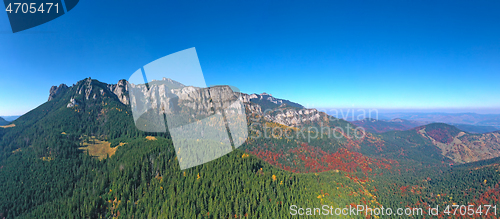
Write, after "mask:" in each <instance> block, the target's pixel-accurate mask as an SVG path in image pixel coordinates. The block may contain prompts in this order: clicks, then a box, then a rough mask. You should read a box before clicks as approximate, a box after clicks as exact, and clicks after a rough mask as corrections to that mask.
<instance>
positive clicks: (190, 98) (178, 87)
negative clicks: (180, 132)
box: [49, 78, 329, 127]
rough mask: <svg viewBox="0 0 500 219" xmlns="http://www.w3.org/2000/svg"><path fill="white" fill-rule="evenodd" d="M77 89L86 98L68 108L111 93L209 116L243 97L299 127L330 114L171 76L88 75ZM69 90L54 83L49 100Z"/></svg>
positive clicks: (258, 110)
mask: <svg viewBox="0 0 500 219" xmlns="http://www.w3.org/2000/svg"><path fill="white" fill-rule="evenodd" d="M96 84H99V85H97V86H96ZM75 89H76V90H75V93H74V95H73V96H75V95H82V97H83V99H82V100H78V99H75V98H74V97H71V98H70V99H69V101H68V102H67V103H66V106H67V107H68V108H72V107H75V106H77V105H78V104H80V103H81V101H83V100H89V99H90V100H96V99H97V98H99V97H103V96H106V95H108V96H109V95H111V96H113V97H116V98H117V99H118V100H119V101H120V102H121V103H122V104H124V105H126V106H130V105H133V106H136V107H137V109H135V110H137V111H138V112H141V113H144V112H146V111H147V110H148V109H149V108H147V106H153V110H157V113H159V114H163V113H166V114H169V113H177V112H178V111H179V110H180V109H181V108H186V107H187V108H189V109H190V110H191V111H193V110H194V111H196V112H198V113H199V114H200V115H205V116H206V115H208V114H209V113H210V112H209V111H211V110H212V109H213V108H214V107H215V108H216V109H221V108H222V105H221V104H222V103H223V102H225V101H226V102H227V101H229V100H235V98H239V99H240V100H241V101H242V102H243V103H244V105H245V108H246V109H247V110H248V112H249V113H253V114H258V115H261V116H263V117H264V118H265V119H266V120H268V121H270V122H276V123H279V124H283V125H286V126H292V127H299V126H302V125H304V124H308V123H311V122H319V121H325V122H326V123H328V117H329V116H328V115H327V114H325V113H323V112H320V111H318V110H316V109H305V108H304V107H303V106H302V105H300V104H297V103H294V102H291V101H288V100H284V99H278V98H274V97H272V96H271V95H270V94H266V93H262V94H260V95H258V94H250V95H249V94H245V93H237V92H233V91H232V90H231V89H230V87H228V86H216V87H211V88H203V89H202V88H196V87H191V86H184V85H182V84H181V83H179V82H176V81H173V80H171V79H167V78H163V79H162V80H153V81H151V82H149V83H148V84H129V83H128V82H127V81H126V80H120V81H118V83H117V84H104V83H100V82H97V81H95V80H92V79H91V78H88V79H85V80H83V81H81V82H79V83H78V84H77V85H76V88H75ZM67 90H68V87H67V86H66V85H64V84H61V85H59V87H56V86H53V87H52V88H51V89H50V95H49V101H52V100H53V99H54V98H56V97H57V96H59V95H62V94H63V93H65V92H66V91H67ZM215 97H216V98H215ZM211 98H212V99H211ZM214 98H215V99H214ZM216 99H218V100H216ZM137 119H138V118H135V120H137Z"/></svg>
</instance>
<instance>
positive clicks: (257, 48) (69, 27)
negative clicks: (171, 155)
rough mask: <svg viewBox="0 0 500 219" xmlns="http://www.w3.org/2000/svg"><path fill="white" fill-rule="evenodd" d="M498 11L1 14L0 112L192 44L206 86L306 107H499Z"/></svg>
mask: <svg viewBox="0 0 500 219" xmlns="http://www.w3.org/2000/svg"><path fill="white" fill-rule="evenodd" d="M499 11H500V2H499V1H438V3H436V1H420V0H419V1H409V0H397V1H384V0H382V1H379V0H377V1H374V0H372V1H342V2H338V1H331V0H325V1H323V0H314V1H305V0H301V1H297V0H286V1H281V0H225V1H216V0H208V1H199V0H179V1H147V0H143V1H80V3H79V4H78V5H77V6H76V7H75V8H74V9H73V10H72V11H70V12H69V13H67V14H66V15H64V16H62V17H59V18H57V19H55V20H53V21H51V22H49V23H46V24H43V25H41V26H38V27H35V28H32V29H29V30H26V31H23V32H19V33H16V34H12V33H11V30H10V26H9V23H8V18H7V15H6V13H4V12H2V13H0V65H1V66H2V69H1V70H0V74H1V78H0V115H18V114H23V113H25V112H27V111H29V110H31V109H33V108H34V107H36V106H38V105H40V104H42V103H43V102H45V101H46V100H47V98H48V94H49V88H50V86H52V85H58V84H60V83H66V84H68V85H72V84H73V83H76V82H77V81H79V80H81V79H84V78H86V77H89V76H90V77H92V78H95V79H98V80H101V81H103V82H107V83H116V82H117V81H118V80H119V79H127V78H129V76H130V75H131V74H132V73H134V72H135V71H136V70H137V69H139V68H140V67H141V66H143V65H145V64H147V63H149V62H151V61H153V60H155V59H158V58H160V57H163V56H165V55H168V54H171V53H174V52H177V51H180V50H184V49H187V48H191V47H196V50H197V53H198V57H199V59H200V64H201V67H202V69H203V72H204V75H205V80H206V82H207V84H208V85H211V84H229V85H233V86H236V87H238V88H240V90H241V91H243V92H247V93H254V92H255V93H260V92H267V93H271V94H273V95H274V96H276V97H279V98H285V99H289V100H292V101H295V102H299V103H302V104H304V105H306V106H309V107H338V108H349V107H354V108H362V107H369V108H393V109H394V108H395V109H400V108H404V109H440V108H467V109H470V111H474V109H480V108H489V109H500V86H499V81H500V80H499V79H500V28H499V23H500V13H499ZM498 112H499V113H500V110H499V111H498Z"/></svg>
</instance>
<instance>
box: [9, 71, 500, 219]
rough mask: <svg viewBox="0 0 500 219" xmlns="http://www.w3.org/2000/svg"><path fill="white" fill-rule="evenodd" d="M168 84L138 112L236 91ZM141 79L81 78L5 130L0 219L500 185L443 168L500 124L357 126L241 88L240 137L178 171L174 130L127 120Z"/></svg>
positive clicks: (489, 147) (239, 208)
mask: <svg viewBox="0 0 500 219" xmlns="http://www.w3.org/2000/svg"><path fill="white" fill-rule="evenodd" d="M166 84H170V85H172V86H175V88H173V89H172V90H171V92H172V93H174V94H176V95H177V97H178V98H173V99H168V98H169V97H166V96H160V95H156V96H155V95H151V96H150V97H151V98H150V99H148V101H152V102H154V103H157V104H158V106H164V107H158V108H156V109H153V110H152V111H150V112H149V111H148V112H147V113H146V114H148V113H153V114H148V115H147V116H155V115H158V114H157V113H159V112H162V113H164V114H168V113H179V114H178V115H184V114H183V113H185V112H191V110H200V109H203V110H204V111H203V110H202V112H209V111H206V109H213V108H216V109H217V108H218V107H221V106H222V105H217V104H219V103H218V102H216V101H213V102H212V103H210V102H208V103H206V104H205V102H206V101H201V104H192V103H193V102H192V101H189V100H192V99H198V100H208V98H207V96H206V95H204V94H206V93H207V92H208V93H216V94H217V95H219V96H218V97H221V98H222V97H224V98H229V99H230V98H234V97H236V96H238V94H235V93H233V92H230V90H229V89H227V87H225V86H217V87H214V88H208V89H200V90H196V89H194V90H195V92H187V91H188V90H189V89H191V90H193V88H189V87H185V86H183V85H181V84H177V83H175V82H174V81H168V79H165V80H162V81H155V82H154V83H149V84H148V85H147V86H149V88H148V89H149V90H151V91H154V92H157V91H159V90H161V88H162V86H163V85H166ZM144 87H145V85H137V86H135V88H134V89H132V90H131V89H129V88H128V86H127V82H126V81H124V80H120V81H119V82H118V83H117V84H106V83H102V82H99V81H97V80H93V79H90V78H88V79H85V80H82V81H79V82H77V83H76V84H75V85H74V86H70V87H68V86H66V85H59V86H57V87H56V86H54V87H52V88H51V89H50V92H49V100H48V101H47V102H46V103H44V104H42V105H40V106H39V107H37V108H36V109H34V110H32V111H30V112H28V113H26V114H25V115H23V116H21V117H20V118H18V119H17V120H16V121H15V122H14V124H15V126H13V127H10V128H6V129H0V194H1V195H0V218H3V217H5V218H17V217H19V218H40V217H41V218H44V217H45V218H75V217H76V218H111V217H118V218H132V217H134V218H146V217H147V218H154V217H160V218H291V217H292V216H291V215H290V212H289V209H290V206H291V205H297V206H312V207H315V206H321V205H328V206H332V207H334V208H337V207H339V208H344V207H348V206H353V205H357V204H363V205H368V206H370V207H377V206H382V205H383V206H390V207H394V208H396V207H400V206H401V205H402V204H404V205H408V206H421V205H422V206H423V205H424V204H423V201H424V202H425V203H429V204H431V203H432V204H435V203H439V204H443V203H445V202H444V201H443V200H440V199H437V198H436V194H445V193H446V196H445V197H446V198H448V199H449V197H448V196H450V195H453V197H454V198H455V199H457V200H460V201H462V202H463V203H469V202H470V203H483V202H485V200H487V199H486V198H485V197H486V196H487V195H490V194H495V191H494V190H492V189H491V187H492V186H495V185H496V184H497V183H498V180H500V179H499V178H498V176H497V175H498V174H492V173H493V172H494V171H496V169H495V168H497V167H496V166H495V165H492V163H493V164H495V163H496V160H492V161H488V162H486V161H485V162H486V163H484V164H483V163H478V164H477V165H476V166H474V167H466V166H464V167H463V168H459V167H457V165H454V166H450V164H458V163H462V162H467V161H469V160H470V161H473V160H480V159H487V158H489V157H491V156H495V155H496V153H497V145H498V144H497V143H498V137H499V135H500V133H498V132H495V133H489V134H483V135H478V134H469V133H465V132H462V131H460V130H458V129H456V128H455V127H453V126H449V125H446V124H429V125H425V126H420V127H416V128H413V129H410V130H406V131H387V132H384V133H370V132H363V131H362V130H360V129H357V127H356V126H355V125H352V124H351V123H348V122H346V121H344V120H342V119H337V118H334V117H331V116H328V115H326V114H325V113H323V112H319V111H318V110H316V109H305V108H303V107H297V106H290V105H288V103H285V102H286V101H285V100H283V101H282V104H280V105H279V106H275V107H272V108H269V106H266V105H268V103H262V105H260V104H259V103H258V102H254V101H251V100H250V99H248V98H246V97H248V96H250V95H247V94H241V96H240V98H241V101H242V102H243V103H244V107H245V112H246V115H247V118H246V119H247V122H248V126H249V127H248V138H247V139H246V140H244V144H243V145H242V146H241V147H238V148H237V149H236V150H231V151H230V152H228V153H227V154H225V155H223V156H221V157H220V158H218V159H214V160H213V161H210V162H205V163H203V164H201V165H198V166H194V167H191V168H187V169H185V170H181V167H182V166H181V162H180V160H181V158H183V157H182V156H179V153H178V148H176V147H174V141H173V140H172V138H171V136H170V134H169V130H168V129H167V130H165V132H156V131H155V132H152V131H151V132H149V131H148V130H139V129H138V128H137V127H136V125H135V123H134V120H136V121H141V119H144V118H143V117H139V118H134V117H133V113H132V110H131V107H132V104H135V103H137V102H134V101H138V100H137V99H134V98H131V97H130V96H129V93H130V92H137V91H140V92H141V93H139V94H142V95H148V94H147V93H145V92H144V91H145V89H144ZM203 98H205V99H203ZM172 100H174V101H172ZM275 100H277V99H275ZM273 101H274V100H273ZM171 103H175V104H171ZM221 104H222V103H221ZM265 109H267V110H265ZM199 115H200V118H205V117H206V114H199ZM187 119H188V120H187V121H192V120H193V119H199V118H187ZM185 120H186V117H182V118H179V120H178V121H176V122H180V123H181V122H186V121H185ZM162 121H163V120H162ZM170 122H171V121H170ZM393 122H394V121H393ZM157 125H161V124H157ZM205 133H206V132H205ZM231 134H233V133H231ZM233 136H234V135H233ZM290 136H291V137H290ZM233 140H234V139H233ZM458 140H460V141H461V143H460V144H455V143H458ZM200 142H201V144H203V145H205V146H207V147H209V146H210V144H212V143H214V142H209V141H204V140H203V139H202V140H201V141H200ZM215 143H220V142H215ZM465 148H468V149H469V150H468V151H467V153H463V151H464V149H465ZM444 152H446V153H444ZM497 156H498V155H497ZM194 159H202V158H200V157H195V158H194ZM473 168H477V169H473ZM470 171H475V174H474V175H467V174H468V173H469V172H470ZM484 180H486V181H484ZM452 183H454V184H453V187H452V186H447V185H448V184H450V185H452ZM470 183H473V185H472V184H470ZM453 188H460V189H461V190H460V191H465V190H467V189H469V190H470V192H469V193H468V194H459V193H458V192H456V191H454V189H453ZM472 189H473V190H472ZM486 203H491V204H495V203H496V201H493V200H492V201H489V202H486ZM354 218H356V217H354ZM358 218H366V217H365V216H361V215H359V217H358Z"/></svg>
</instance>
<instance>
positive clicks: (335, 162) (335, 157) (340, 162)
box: [247, 143, 397, 173]
mask: <svg viewBox="0 0 500 219" xmlns="http://www.w3.org/2000/svg"><path fill="white" fill-rule="evenodd" d="M247 152H248V153H251V154H254V155H255V156H257V157H259V158H261V159H263V160H265V161H266V162H268V163H270V164H272V165H274V166H278V167H280V168H282V169H285V170H288V171H292V172H324V171H329V170H340V171H344V172H355V171H358V170H360V171H362V172H363V173H367V172H372V170H373V168H379V169H389V170H390V169H391V168H392V165H394V164H397V162H396V161H393V160H388V159H380V160H379V159H374V158H369V157H366V156H364V155H362V154H361V153H358V152H351V151H349V150H348V149H345V148H341V149H339V150H337V152H335V153H328V152H325V151H323V150H321V149H320V148H318V147H314V146H310V145H308V144H307V143H301V144H300V146H298V147H296V148H293V149H290V150H288V151H287V152H286V153H283V152H279V153H276V152H273V151H269V150H259V149H257V148H254V149H253V150H252V151H249V150H247ZM290 160H293V161H290ZM282 162H285V163H289V165H290V166H288V165H285V164H282Z"/></svg>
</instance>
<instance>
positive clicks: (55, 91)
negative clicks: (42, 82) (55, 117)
mask: <svg viewBox="0 0 500 219" xmlns="http://www.w3.org/2000/svg"><path fill="white" fill-rule="evenodd" d="M66 90H68V86H67V85H66V84H60V85H59V87H56V86H52V87H51V88H50V91H49V100H48V101H51V100H53V99H54V98H56V96H58V95H59V94H61V93H63V92H65V91H66Z"/></svg>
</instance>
